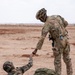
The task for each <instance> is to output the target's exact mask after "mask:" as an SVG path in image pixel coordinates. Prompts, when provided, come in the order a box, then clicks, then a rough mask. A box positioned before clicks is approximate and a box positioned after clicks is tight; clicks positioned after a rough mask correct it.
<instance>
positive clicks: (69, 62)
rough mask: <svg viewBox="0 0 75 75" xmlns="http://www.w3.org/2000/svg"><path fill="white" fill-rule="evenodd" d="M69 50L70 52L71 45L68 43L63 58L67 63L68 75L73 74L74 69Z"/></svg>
mask: <svg viewBox="0 0 75 75" xmlns="http://www.w3.org/2000/svg"><path fill="white" fill-rule="evenodd" d="M69 52H70V46H69V45H67V47H66V49H65V50H64V52H63V60H64V62H65V64H66V69H67V75H72V74H73V69H72V62H71V58H70V54H69Z"/></svg>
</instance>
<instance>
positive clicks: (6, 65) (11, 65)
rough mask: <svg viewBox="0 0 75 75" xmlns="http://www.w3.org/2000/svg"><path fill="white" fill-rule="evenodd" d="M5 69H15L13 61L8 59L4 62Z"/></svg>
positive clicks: (9, 70)
mask: <svg viewBox="0 0 75 75" xmlns="http://www.w3.org/2000/svg"><path fill="white" fill-rule="evenodd" d="M3 69H4V70H5V71H6V72H8V73H9V72H11V71H12V70H13V69H14V65H13V63H12V62H10V61H6V62H5V63H4V64H3Z"/></svg>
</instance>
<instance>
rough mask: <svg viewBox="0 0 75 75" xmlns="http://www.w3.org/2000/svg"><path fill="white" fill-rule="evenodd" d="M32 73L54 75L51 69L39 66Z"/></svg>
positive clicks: (35, 74)
mask: <svg viewBox="0 0 75 75" xmlns="http://www.w3.org/2000/svg"><path fill="white" fill-rule="evenodd" d="M34 75H56V73H55V71H54V70H52V69H48V68H39V69H37V70H36V71H35V73H34Z"/></svg>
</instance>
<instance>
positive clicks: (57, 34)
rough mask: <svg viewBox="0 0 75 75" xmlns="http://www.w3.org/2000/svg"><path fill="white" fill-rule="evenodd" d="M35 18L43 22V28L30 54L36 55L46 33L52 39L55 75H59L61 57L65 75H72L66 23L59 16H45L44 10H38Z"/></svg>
mask: <svg viewBox="0 0 75 75" xmlns="http://www.w3.org/2000/svg"><path fill="white" fill-rule="evenodd" d="M36 18H37V19H39V20H40V21H42V22H44V26H43V28H42V32H41V38H40V40H39V41H38V43H37V46H36V48H35V50H34V51H33V52H32V54H34V55H35V54H36V53H37V50H40V49H41V47H42V45H43V42H44V39H45V37H46V35H47V33H49V34H50V36H51V38H52V39H53V48H52V50H53V54H54V65H55V71H56V73H57V75H61V55H63V60H64V62H65V64H66V69H67V75H72V73H73V71H72V63H71V58H70V45H69V42H68V32H67V30H66V26H67V25H68V22H67V21H66V20H65V19H64V18H63V17H61V16H60V15H52V16H47V14H46V10H45V8H42V9H40V10H39V11H38V12H37V14H36Z"/></svg>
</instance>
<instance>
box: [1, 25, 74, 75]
mask: <svg viewBox="0 0 75 75" xmlns="http://www.w3.org/2000/svg"><path fill="white" fill-rule="evenodd" d="M41 29H42V26H15V25H12V26H10V25H9V26H7V25H3V26H2V25H1V26H0V74H1V75H7V73H6V72H5V71H4V70H3V63H4V62H5V61H8V60H9V61H12V62H13V63H14V65H15V67H20V66H23V65H25V64H27V63H28V60H29V55H30V54H31V53H32V51H33V50H34V49H35V47H36V44H37V42H38V41H39V38H40V36H41ZM67 30H68V34H69V42H70V47H71V51H70V56H71V59H72V66H73V75H75V26H68V27H67ZM51 42H52V41H49V40H48V35H47V37H46V39H45V41H44V44H43V46H42V49H41V50H38V52H37V56H34V57H33V67H32V68H31V69H29V70H28V71H27V72H25V73H24V75H33V74H34V72H35V70H36V69H37V68H43V67H47V68H50V69H54V64H53V61H54V58H53V57H52V55H53V52H52V46H51ZM61 61H62V75H66V66H65V63H64V62H63V60H61Z"/></svg>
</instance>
